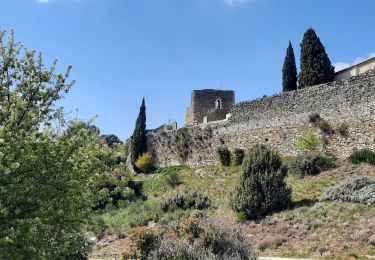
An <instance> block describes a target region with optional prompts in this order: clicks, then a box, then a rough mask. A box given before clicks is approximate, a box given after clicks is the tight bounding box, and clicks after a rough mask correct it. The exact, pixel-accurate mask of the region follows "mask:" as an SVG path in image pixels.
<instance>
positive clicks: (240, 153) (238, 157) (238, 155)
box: [233, 149, 245, 166]
mask: <svg viewBox="0 0 375 260" xmlns="http://www.w3.org/2000/svg"><path fill="white" fill-rule="evenodd" d="M244 157H245V152H244V150H242V149H236V150H234V152H233V164H234V165H235V166H239V165H242V163H243V158H244Z"/></svg>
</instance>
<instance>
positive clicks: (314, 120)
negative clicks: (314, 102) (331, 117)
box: [309, 113, 322, 127]
mask: <svg viewBox="0 0 375 260" xmlns="http://www.w3.org/2000/svg"><path fill="white" fill-rule="evenodd" d="M320 121H322V118H321V117H320V115H319V114H318V113H312V114H310V115H309V122H310V124H312V125H313V126H315V127H318V126H319V123H320Z"/></svg>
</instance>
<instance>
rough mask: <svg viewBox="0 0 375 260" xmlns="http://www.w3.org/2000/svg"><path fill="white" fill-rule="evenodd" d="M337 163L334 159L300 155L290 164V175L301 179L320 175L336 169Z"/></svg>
mask: <svg viewBox="0 0 375 260" xmlns="http://www.w3.org/2000/svg"><path fill="white" fill-rule="evenodd" d="M335 161H336V158H334V157H324V156H319V155H313V154H303V155H299V156H297V157H296V158H295V159H294V160H293V161H292V162H291V163H290V166H289V174H291V175H295V176H299V177H303V176H306V175H314V174H319V173H320V172H322V171H325V170H329V169H332V168H335V167H336V164H335Z"/></svg>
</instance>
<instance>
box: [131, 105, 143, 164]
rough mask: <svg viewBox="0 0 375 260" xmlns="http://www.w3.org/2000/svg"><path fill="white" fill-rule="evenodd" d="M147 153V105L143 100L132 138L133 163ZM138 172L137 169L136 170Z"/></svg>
mask: <svg viewBox="0 0 375 260" xmlns="http://www.w3.org/2000/svg"><path fill="white" fill-rule="evenodd" d="M144 152H147V137H146V105H145V99H144V98H143V99H142V105H141V107H140V109H139V115H138V118H137V121H136V123H135V128H134V132H133V135H132V138H131V163H132V164H133V166H134V164H135V161H136V160H137V159H138V157H139V156H140V155H142V153H144ZM136 170H137V169H136Z"/></svg>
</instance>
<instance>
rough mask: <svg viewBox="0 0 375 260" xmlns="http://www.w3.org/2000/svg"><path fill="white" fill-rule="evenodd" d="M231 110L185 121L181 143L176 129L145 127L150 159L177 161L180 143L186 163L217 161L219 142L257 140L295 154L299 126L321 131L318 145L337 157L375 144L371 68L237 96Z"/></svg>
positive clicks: (232, 144)
mask: <svg viewBox="0 0 375 260" xmlns="http://www.w3.org/2000/svg"><path fill="white" fill-rule="evenodd" d="M312 113H318V114H319V115H320V116H321V117H322V118H323V119H324V120H325V121H327V122H328V123H329V125H330V126H331V128H332V130H333V133H332V134H330V135H324V134H322V133H321V132H320V130H319V129H317V128H314V127H313V126H312V125H311V124H310V123H309V115H311V114H312ZM230 114H231V117H230V118H229V120H224V121H220V122H212V123H208V124H201V125H197V126H192V127H188V128H187V133H188V139H187V141H186V142H185V143H183V144H182V146H181V142H180V143H179V145H177V142H176V138H178V135H179V134H178V133H179V131H180V130H175V131H167V132H161V133H150V134H149V135H148V142H149V149H150V152H152V153H153V154H154V161H155V164H156V165H157V166H163V165H169V164H179V163H181V158H180V156H179V151H181V149H186V151H187V152H188V156H187V159H186V161H185V162H186V163H187V164H211V163H216V162H217V156H216V149H217V148H218V147H220V146H227V147H228V148H229V149H230V150H234V149H235V148H242V149H247V148H250V147H252V146H253V145H254V144H257V143H263V144H266V145H268V146H270V147H272V148H274V149H277V150H278V151H279V152H280V153H281V154H282V155H296V154H297V151H296V149H295V143H296V138H297V137H298V135H300V134H301V133H302V132H304V131H314V132H316V133H318V134H320V135H321V137H322V138H324V140H325V145H324V147H322V149H324V151H325V152H326V153H329V154H332V155H335V156H338V157H345V156H348V155H349V154H350V153H351V152H352V151H353V150H354V149H359V148H364V147H369V148H375V142H374V135H375V72H374V71H371V72H368V73H365V74H362V75H360V76H356V77H351V78H349V79H346V80H344V81H336V82H333V83H329V84H323V85H319V86H314V87H310V88H306V89H302V90H297V91H291V92H286V93H280V94H275V95H273V96H270V97H264V98H259V99H255V100H252V101H246V102H241V103H238V104H235V105H233V106H232V107H231V111H230ZM343 125H345V126H346V127H347V135H345V136H344V135H342V134H340V133H339V131H338V129H339V128H341V127H342V126H343ZM181 147H182V148H181Z"/></svg>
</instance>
